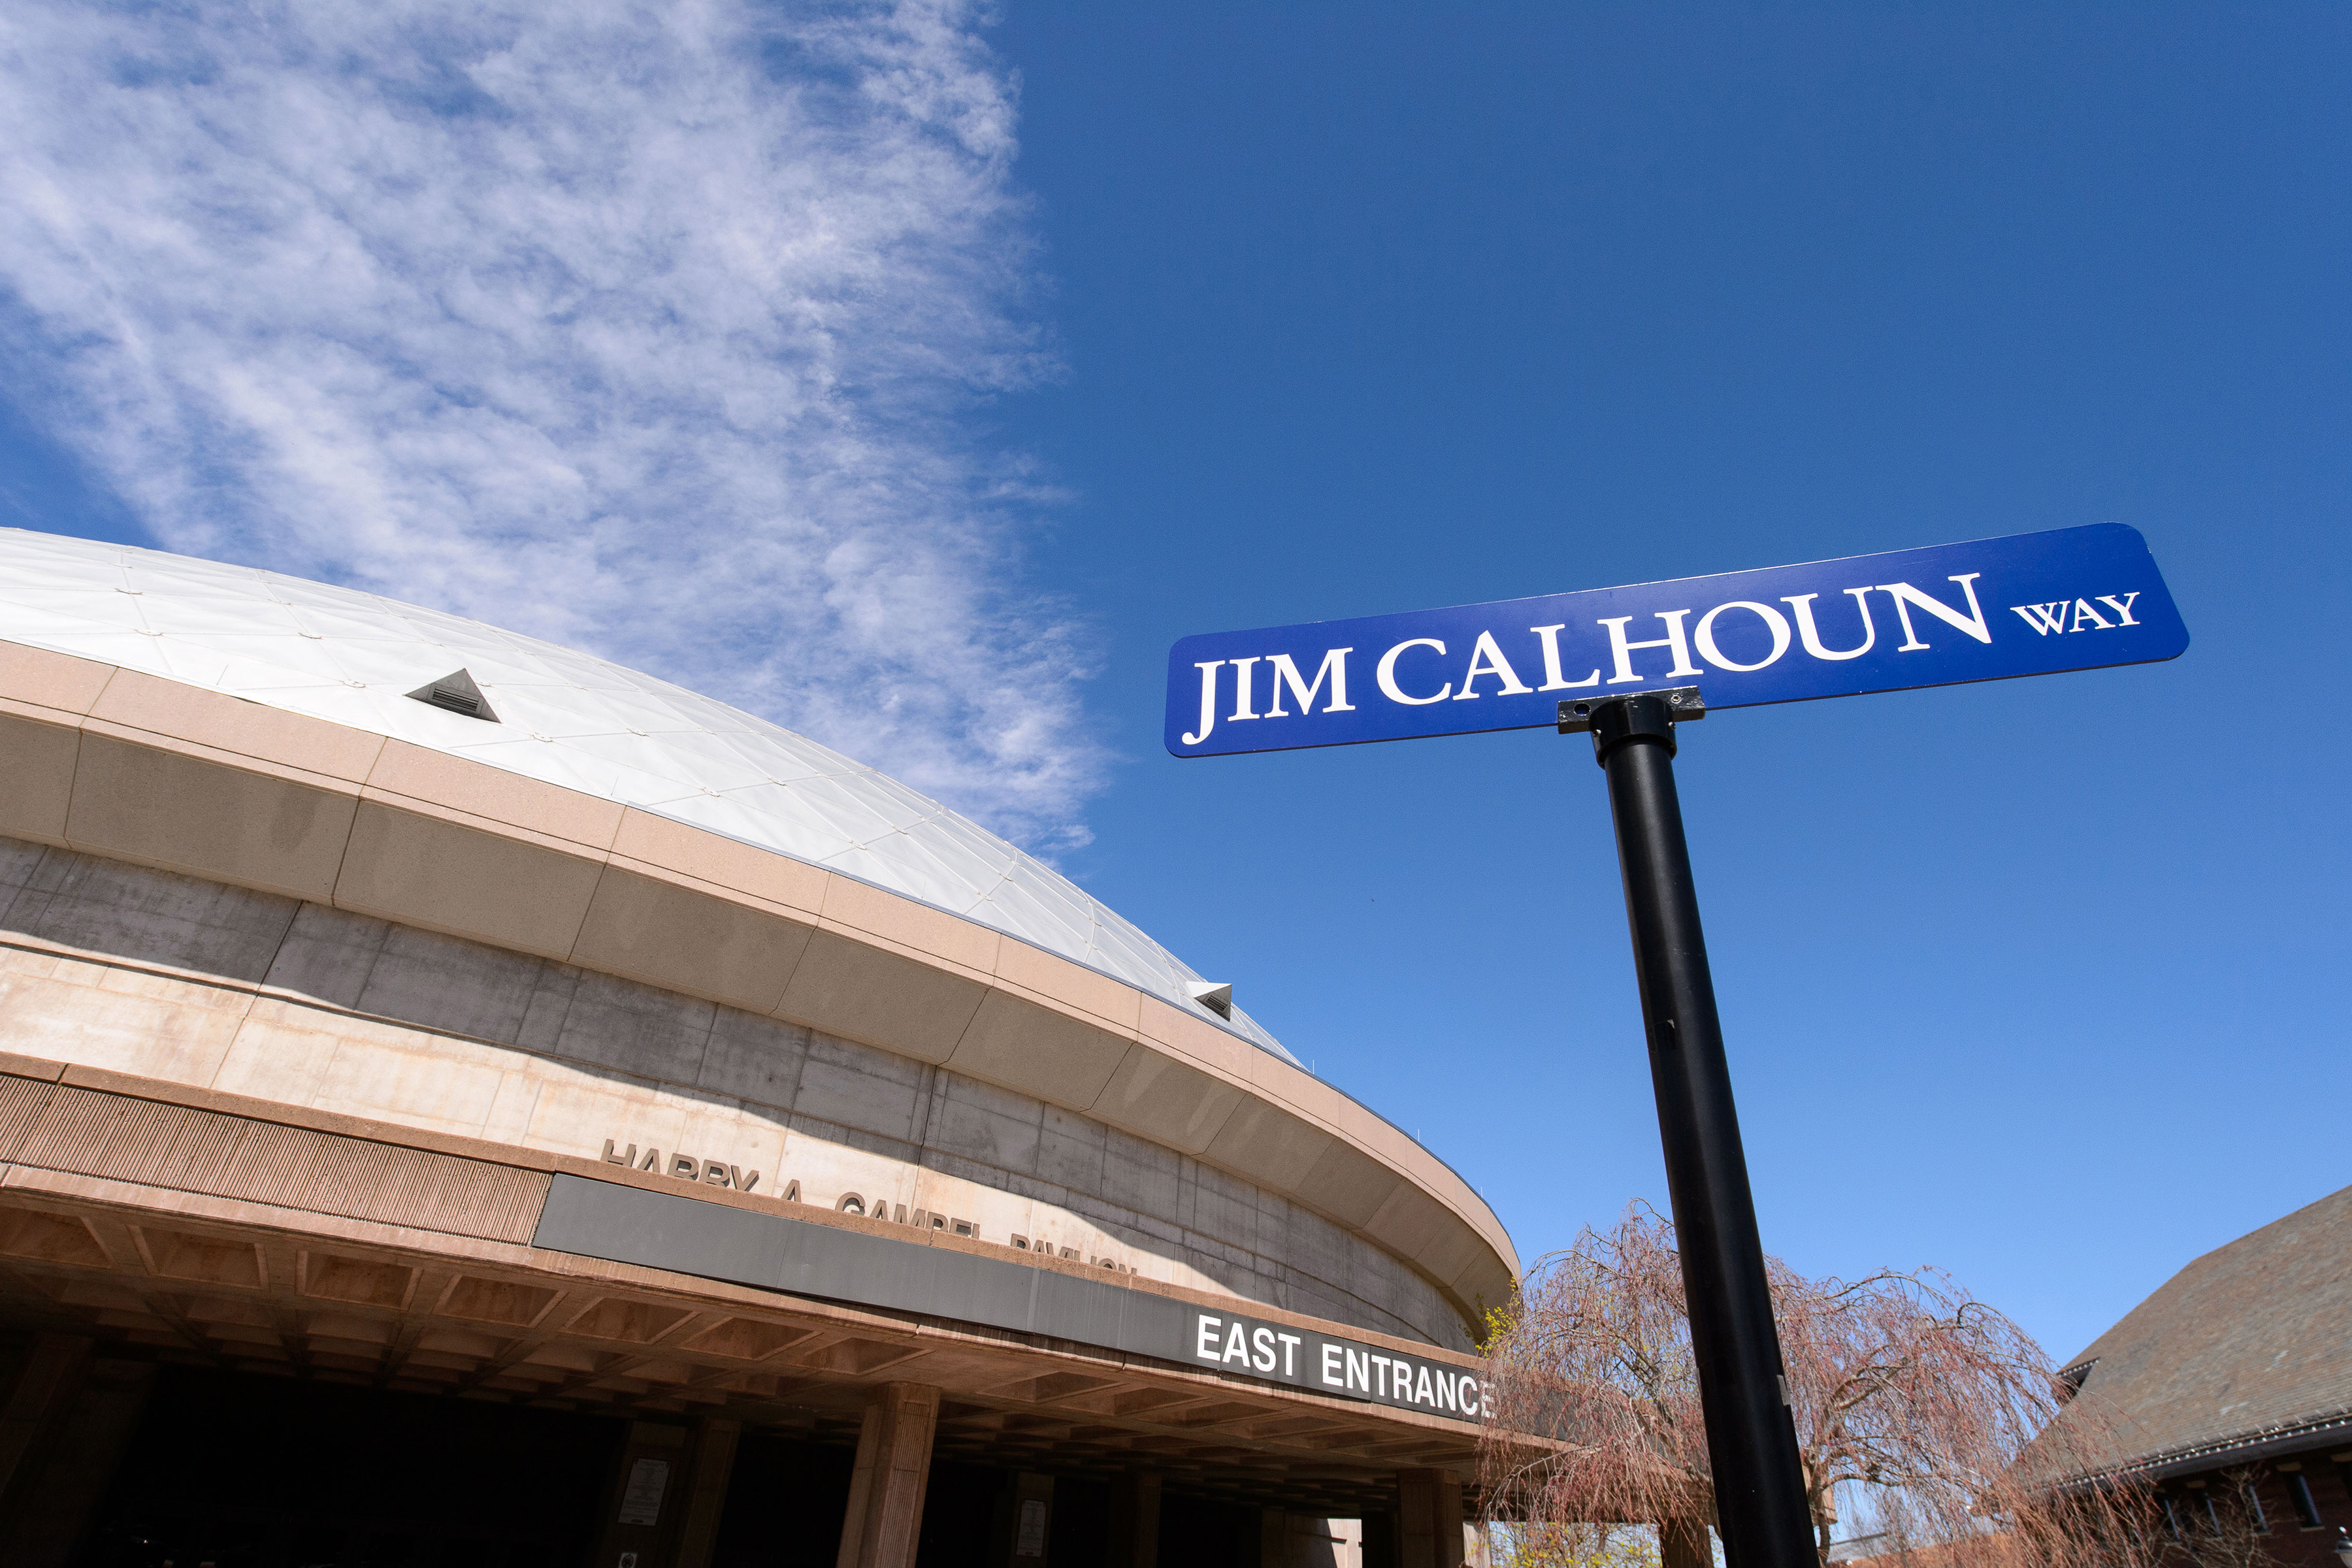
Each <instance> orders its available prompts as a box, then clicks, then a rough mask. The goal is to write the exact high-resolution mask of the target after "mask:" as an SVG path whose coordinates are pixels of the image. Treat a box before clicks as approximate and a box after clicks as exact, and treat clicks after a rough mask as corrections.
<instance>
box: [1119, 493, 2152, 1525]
mask: <svg viewBox="0 0 2352 1568" xmlns="http://www.w3.org/2000/svg"><path fill="white" fill-rule="evenodd" d="M1783 606H1786V608H1785V610H1784V609H1783ZM1726 639H1728V641H1729V646H1727V644H1726ZM2187 647H2189V628H2188V627H2187V626H2184V625H2183V624H2182V623H2181V619H2180V611H2179V607H2178V606H2176V605H2174V604H2173V602H2172V595H2171V594H2170V593H2169V592H2168V590H2167V589H2166V588H2165V585H2164V579H2163V577H2162V576H2161V575H2160V574H2158V572H2157V569H2156V562H2155V560H2154V559H2153V558H2152V557H2151V556H2150V555H2149V554H2148V552H2147V541H2146V540H2144V539H2142V538H2141V537H2140V536H2139V535H2138V533H2137V532H2136V531H2133V530H2131V529H2128V528H2126V527H2123V526H2122V525H2121V524H2117V523H2102V524H2099V525H2097V526H2095V527H2090V528H2063V529H2057V530H2053V531H2049V532H2044V533H2023V534H2012V535H2010V536H2008V537H2006V538H2001V539H1979V540H1975V541H1972V542H1969V543H1965V544H1943V545H1935V546H1932V547H1930V548H1927V549H1924V550H1897V551H1888V552H1880V553H1878V554H1874V555H1852V556H1847V557H1845V558H1844V559H1843V560H1838V561H1813V562H1807V563H1801V564H1799V565H1793V566H1769V567H1765V568H1762V569H1760V570H1758V571H1752V572H1720V573H1716V574H1712V575H1709V576H1705V577H1679V578H1676V579H1675V580H1673V581H1672V582H1665V583H1641V584H1633V585H1630V586H1627V587H1622V588H1589V589H1584V590H1582V591H1580V592H1578V593H1573V594H1549V595H1540V596H1538V597H1535V598H1528V599H1502V600H1496V601H1494V602H1492V603H1488V604H1483V605H1454V606H1453V607H1451V608H1448V609H1438V610H1415V611H1412V612H1409V613H1406V614H1403V615H1388V616H1357V617H1355V618H1353V619H1349V620H1340V621H1312V622H1306V623H1302V624H1299V625H1296V626H1261V627H1259V628H1257V629H1256V630H1255V631H1234V632H1213V633H1206V634H1203V635H1202V636H1199V637H1185V638H1183V639H1181V641H1179V642H1178V643H1177V644H1176V645H1175V646H1174V647H1171V648H1170V649H1169V650H1168V694H1167V705H1166V708H1165V710H1164V711H1163V713H1162V715H1161V724H1162V726H1163V729H1164V731H1165V734H1166V738H1167V745H1168V752H1169V754H1170V755H1171V756H1176V757H1212V756H1230V755H1234V754H1236V753H1240V752H1280V751H1288V750H1292V749H1294V748H1297V747H1304V746H1351V745H1356V744H1359V743H1361V742H1368V741H1404V740H1411V739H1412V738H1414V737H1416V736H1423V735H1462V734H1470V733H1473V732H1476V731H1493V730H1518V729H1534V728H1538V727H1540V726H1543V725H1547V724H1550V723H1552V722H1553V721H1554V717H1553V716H1554V712H1555V710H1554V708H1553V703H1554V702H1555V701H1556V700H1557V699H1555V698H1553V697H1551V696H1549V695H1547V694H1548V693H1551V692H1559V691H1570V690H1575V689H1585V690H1590V691H1591V692H1592V693H1593V695H1592V696H1591V697H1585V698H1570V699H1568V700H1561V701H1559V707H1558V709H1557V713H1558V722H1559V730H1560V732H1561V733H1563V734H1566V733H1569V732H1570V731H1579V732H1580V731H1587V730H1589V731H1591V732H1592V745H1593V751H1594V753H1595V755H1596V756H1597V757H1598V758H1599V760H1600V763H1601V768H1602V769H1603V771H1605V772H1606V773H1608V775H1609V807H1610V811H1611V813H1612V816H1614V818H1615V821H1616V825H1617V858H1618V864H1619V866H1620V868H1622V871H1623V873H1624V879H1625V914H1626V919H1627V920H1628V921H1629V922H1630V923H1631V924H1632V926H1633V964H1634V971H1635V975H1636V978H1637V979H1638V980H1639V981H1640V984H1641V989H1642V1021H1643V1026H1644V1027H1645V1028H1646V1030H1647V1031H1648V1034H1649V1042H1650V1078H1651V1081H1652V1083H1653V1084H1654V1087H1655V1088H1656V1089H1657V1096H1658V1130H1659V1131H1660V1132H1661V1133H1662V1134H1663V1136H1664V1142H1665V1155H1666V1182H1667V1185H1668V1188H1669V1194H1670V1196H1671V1198H1672V1200H1673V1205H1674V1216H1675V1233H1676V1235H1677V1236H1678V1237H1679V1238H1680V1244H1681V1247H1680V1249H1681V1253H1682V1265H1683V1285H1684V1289H1685V1294H1686V1295H1687V1296H1688V1298H1689V1308H1690V1325H1691V1346H1692V1350H1693V1351H1694V1352H1695V1354H1696V1360H1697V1363H1698V1384H1699V1394H1700V1397H1701V1399H1702V1400H1703V1401H1704V1403H1705V1405H1706V1446H1707V1453H1708V1455H1709V1456H1710V1458H1712V1460H1713V1462H1714V1467H1715V1495H1716V1515H1717V1528H1718V1529H1719V1530H1720V1531H1721V1533H1722V1536H1723V1544H1724V1552H1725V1555H1726V1556H1727V1557H1728V1558H1729V1559H1730V1568H1816V1564H1815V1552H1814V1546H1813V1532H1812V1520H1811V1511H1810V1510H1808V1508H1807V1507H1806V1502H1805V1492H1804V1482H1803V1476H1802V1472H1801V1465H1800V1462H1799V1459H1798V1457H1797V1436H1796V1429H1795V1424H1794V1418H1793V1416H1792V1415H1791V1413H1790V1408H1789V1389H1788V1384H1787V1381H1786V1378H1785V1377H1784V1375H1783V1371H1784V1369H1783V1367H1782V1364H1781V1361H1780V1335H1779V1333H1778V1332H1777V1331H1775V1330H1774V1328H1773V1323H1772V1301H1771V1297H1770V1293H1769V1290H1768V1289H1767V1287H1766V1284H1765V1279H1764V1248H1763V1246H1762V1244H1761V1243H1760V1242H1759V1240H1758V1239H1757V1235H1756V1204H1755V1199H1754V1198H1753V1196H1752V1195H1751V1194H1749V1192H1748V1162H1747V1158H1746V1156H1745V1155H1744V1154H1742V1152H1740V1147H1739V1119H1738V1115H1737V1114H1736V1113H1735V1111H1734V1110H1733V1109H1732V1104H1731V1076H1730V1073H1729V1070H1728V1069H1727V1068H1726V1067H1725V1065H1724V1059H1723V1032H1722V1027H1721V1026H1720V1024H1718V1023H1717V1019H1716V1016H1715V984H1714V982H1713V981H1712V980H1710V979H1709V978H1708V976H1707V972H1706V939H1705V937H1703V936H1702V935H1701V934H1700V931H1699V921H1698V896H1697V894H1696V892H1695V891H1694V890H1693V889H1692V888H1691V872H1690V850H1689V847H1688V846H1686V845H1685V843H1684V842H1683V818H1682V807H1681V805H1680V804H1679V803H1678V802H1677V801H1676V800H1675V769H1674V756H1675V723H1676V721H1687V720H1692V719H1701V718H1705V717H1706V709H1707V704H1706V703H1704V702H1702V701H1701V700H1700V699H1699V692H1698V688H1697V687H1696V686H1675V687H1671V688H1664V689H1661V687H1660V686H1659V685H1657V684H1649V683H1659V682H1665V681H1687V680H1692V679H1704V680H1706V688H1707V689H1708V690H1709V691H1711V692H1713V693H1714V696H1715V701H1714V706H1715V707H1716V708H1717V709H1719V710H1720V709H1727V708H1752V707H1761V706H1765V705H1769V704H1771V703H1776V702H1808V701H1811V700H1814V699H1816V698H1822V697H1853V696H1859V695H1861V694H1862V693H1864V692H1866V691H1905V690H1916V689H1921V688H1925V687H1930V686H1953V685H1958V684H1961V683H1963V682H1967V681H1976V680H2007V679H2012V678H2014V677H2017V676H2021V675H2054V674H2057V673H2058V672H2060V671H2062V670H2071V669H2097V668H2108V667H2112V666H2116V665H2126V664H2147V663H2153V662H2155V661H2157V660H2159V659H2168V658H2179V656H2180V654H2181V653H2182V652H2183V651H2184V650H2185V649H2187ZM1637 655H1638V656H1639V658H1640V663H1641V666H1642V667H1641V668H1636V656H1637ZM1702 661H1703V662H1702ZM1660 665H1664V666H1665V668H1664V669H1661V668H1659V666H1660ZM1604 670H1606V671H1607V672H1608V674H1607V675H1606V676H1605V677H1604V676H1603V673H1602V672H1603V671H1604ZM1604 679H1605V682H1606V685H1605V686H1604V684H1603V682H1604ZM1482 682H1483V683H1485V684H1483V685H1482V684H1481V683H1482ZM1538 682H1540V684H1538ZM1637 682H1639V683H1644V684H1649V689H1647V690H1639V689H1637V690H1636V691H1633V692H1630V693H1626V694H1624V695H1609V696H1604V695H1601V693H1602V692H1603V691H1604V690H1606V689H1607V687H1619V686H1627V685H1633V684H1635V683H1637Z"/></svg>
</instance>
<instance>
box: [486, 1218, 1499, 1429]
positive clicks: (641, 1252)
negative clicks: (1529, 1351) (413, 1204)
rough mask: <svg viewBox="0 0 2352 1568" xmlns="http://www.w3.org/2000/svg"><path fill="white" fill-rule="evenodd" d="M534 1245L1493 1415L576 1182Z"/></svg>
mask: <svg viewBox="0 0 2352 1568" xmlns="http://www.w3.org/2000/svg"><path fill="white" fill-rule="evenodd" d="M531 1245H532V1246H533V1247H546V1248H548V1249H549V1250H551V1251H554V1252H570V1253H574V1254H576V1255H578V1256H580V1257H583V1258H604V1259H606V1260H608V1261H610V1262H614V1263H634V1264H636V1265H638V1266H640V1267H642V1268H667V1269H668V1270H670V1271H671V1272H672V1273H676V1274H692V1275H696V1276H698V1277H700V1278H702V1279H724V1280H727V1281H728V1282H729V1283H730V1284H736V1285H749V1286H751V1287H753V1288H754V1289H763V1290H784V1291H789V1292H791V1293H792V1294H793V1295H795V1296H809V1297H814V1298H816V1299H818V1300H827V1301H846V1302H849V1303H850V1304H852V1305H854V1306H860V1307H887V1308H890V1309H892V1310H897V1311H901V1312H919V1313H921V1314H923V1315H924V1316H926V1317H933V1318H948V1319H952V1320H954V1321H959V1322H966V1323H978V1324H981V1325H982V1326H985V1327H988V1328H993V1329H1011V1330H1014V1331H1018V1332H1021V1333H1029V1334H1043V1335H1045V1336H1047V1337H1049V1338H1052V1339H1057V1340H1075V1341H1076V1342H1079V1343H1081V1344H1090V1345H1100V1346H1102V1347H1103V1348H1105V1349H1107V1350H1114V1351H1125V1352H1129V1353H1131V1354H1135V1355H1148V1356H1151V1357H1153V1358H1155V1359H1157V1360H1160V1361H1170V1362H1180V1363H1185V1364H1187V1365H1192V1366H1201V1367H1207V1368H1209V1369H1210V1370H1212V1371H1214V1372H1218V1373H1223V1374H1225V1375H1227V1376H1231V1377H1250V1378H1256V1379H1260V1380H1262V1381H1264V1382H1267V1383H1282V1384H1290V1385H1291V1386H1292V1387H1294V1388H1307V1389H1313V1390H1314V1391H1315V1392H1317V1393H1318V1394H1329V1395H1331V1396H1332V1397H1334V1398H1338V1399H1355V1400H1361V1401H1364V1402H1366V1403H1369V1404H1373V1405H1394V1406H1396V1407H1397V1408H1399V1409H1403V1410H1422V1411H1426V1412H1428V1413H1430V1414H1432V1415H1448V1416H1452V1417H1454V1419H1456V1420H1460V1421H1479V1420H1483V1419H1485V1418H1486V1416H1487V1415H1489V1414H1491V1403H1490V1400H1489V1398H1488V1395H1487V1394H1486V1391H1485V1388H1484V1386H1483V1384H1482V1383H1481V1381H1480V1379H1479V1378H1478V1377H1477V1376H1476V1375H1475V1373H1466V1372H1465V1371H1463V1369H1462V1368H1460V1367H1458V1366H1454V1365H1450V1364H1448V1363H1444V1362H1439V1361H1432V1360H1430V1359H1428V1358H1426V1357H1423V1356H1416V1355H1412V1354H1408V1353H1402V1352H1397V1351H1393V1350H1384V1349H1380V1348H1378V1347H1375V1346H1372V1345H1368V1344H1365V1343H1364V1342H1361V1341H1360V1340H1349V1339H1341V1338H1336V1337H1333V1336H1330V1335H1327V1334H1320V1333H1316V1332H1313V1331H1309V1330H1306V1329H1302V1328H1298V1327H1296V1326H1294V1325H1292V1324H1289V1323H1275V1322H1270V1321H1266V1320H1264V1319H1261V1318H1254V1317H1251V1316H1249V1315H1248V1314H1247V1313H1244V1312H1229V1311H1223V1310H1209V1309H1206V1308H1201V1307H1195V1306H1193V1305H1192V1304H1191V1303H1189V1302H1185V1301H1178V1300H1172V1299H1171V1298H1169V1297H1166V1296H1160V1295H1155V1294H1153V1293H1152V1292H1151V1291H1149V1290H1138V1289H1133V1288H1132V1287H1130V1286H1126V1285H1114V1284H1111V1283H1109V1282H1108V1281H1107V1280H1106V1281H1103V1282H1100V1283H1097V1281H1095V1280H1092V1279H1076V1278H1073V1277H1072V1276H1070V1275H1067V1274H1065V1273H1063V1272H1061V1271H1060V1270H1059V1269H1054V1268H1038V1267H1037V1266H1036V1265H1035V1264H1033V1263H1018V1262H1014V1261H1013V1260H1012V1259H1010V1258H1004V1259H998V1258H979V1257H974V1256H973V1255H971V1253H968V1252H959V1251H956V1250H953V1249H952V1248H950V1247H927V1246H923V1245H921V1244H919V1243H916V1242H908V1241H896V1240H893V1239H891V1238H889V1237H879V1236H867V1235H865V1234H863V1233H862V1232H858V1231H852V1230H841V1229H837V1228H835V1226H828V1225H813V1224H811V1223H809V1222H808V1221H806V1220H799V1219H793V1218H792V1217H790V1216H789V1215H781V1214H778V1215H767V1214H761V1213H759V1212H757V1211H756V1210H751V1209H739V1208H734V1207H731V1206H730V1205H724V1204H712V1203H703V1202H700V1201H698V1200H697V1199H694V1198H689V1197H684V1196H679V1195H677V1194H669V1193H653V1192H647V1191H646V1190H645V1189H644V1188H642V1187H633V1186H625V1185H623V1184H621V1183H618V1182H599V1181H593V1180H591V1179H590V1178H588V1177H585V1176H574V1175H572V1174H570V1173H563V1172H559V1173H557V1174H556V1176H555V1179H554V1181H553V1183H552V1184H551V1185H550V1187H549V1188H548V1194H547V1206H546V1207H545V1208H543V1209H542V1210H541V1211H540V1216H539V1228H538V1229H537V1231H536V1232H534V1233H533V1235H532V1237H531Z"/></svg>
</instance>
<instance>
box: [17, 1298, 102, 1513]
mask: <svg viewBox="0 0 2352 1568" xmlns="http://www.w3.org/2000/svg"><path fill="white" fill-rule="evenodd" d="M92 1348H93V1346H92V1343H91V1342H90V1341H89V1340H86V1339H83V1338H81V1337H80V1336H79V1335H78V1334H36V1335H34V1336H33V1345H32V1349H31V1350H30V1351H29V1352H26V1357H25V1369H24V1371H23V1372H21V1373H18V1374H17V1376H16V1387H15V1388H14V1389H12V1390H10V1392H9V1394H8V1402H7V1404H5V1405H0V1498H5V1497H7V1495H8V1494H9V1493H11V1492H17V1493H21V1492H23V1491H25V1490H26V1489H29V1483H30V1482H31V1481H33V1480H34V1479H36V1478H35V1476H34V1475H33V1472H34V1471H37V1470H38V1469H39V1468H40V1465H41V1460H42V1459H43V1458H44V1457H45V1456H46V1455H47V1449H48V1446H49V1445H48V1436H49V1433H50V1431H51V1430H52V1428H53V1427H54V1426H56V1424H57V1423H58V1421H59V1420H61V1419H62V1418H63V1417H64V1415H65V1413H66V1412H67V1411H68V1410H69V1409H71V1408H72V1406H73V1404H74V1401H76V1400H77V1399H79V1398H80V1397H81V1386H82V1382H83V1380H84V1379H85V1378H87V1377H88V1376H89V1362H90V1352H91V1350H92ZM20 1483H23V1484H20Z"/></svg>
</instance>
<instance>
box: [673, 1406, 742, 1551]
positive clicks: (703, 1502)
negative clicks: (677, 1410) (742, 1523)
mask: <svg viewBox="0 0 2352 1568" xmlns="http://www.w3.org/2000/svg"><path fill="white" fill-rule="evenodd" d="M741 1436H743V1423H741V1422H740V1421H719V1420H712V1421H705V1422H704V1423H702V1425H701V1426H700V1427H698V1429H697V1430H696V1432H695V1437H694V1473H693V1477H692V1479H690V1480H689V1481H688V1486H690V1487H691V1488H692V1490H691V1491H689V1492H688V1494H687V1499H686V1522H685V1524H684V1525H683V1526H681V1527H680V1529H679V1531H678V1537H677V1568H710V1552H711V1549H712V1548H713V1547H715V1546H717V1545H718V1544H719V1516H720V1515H721V1514H723V1513H724V1512H725V1511H726V1510H727V1483H728V1482H729V1481H730V1480H731V1479H733V1478H734V1474H735V1444H736V1442H737V1440H738V1439H740V1437H741Z"/></svg>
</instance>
